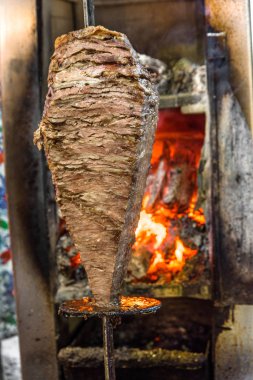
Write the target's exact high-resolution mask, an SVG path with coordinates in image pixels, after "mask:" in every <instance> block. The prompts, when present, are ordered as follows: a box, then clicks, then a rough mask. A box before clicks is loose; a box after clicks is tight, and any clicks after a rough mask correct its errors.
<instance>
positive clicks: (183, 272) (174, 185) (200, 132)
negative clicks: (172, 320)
mask: <svg viewBox="0 0 253 380" xmlns="http://www.w3.org/2000/svg"><path fill="white" fill-rule="evenodd" d="M204 137H205V117H204V115H202V114H200V115H197V114H196V115H194V114H193V115H184V114H182V113H181V112H180V109H170V110H160V114H159V123H158V128H157V132H156V138H155V143H154V146H153V153H152V159H151V167H150V171H149V176H148V179H147V184H146V190H145V195H144V197H143V203H142V210H141V213H140V220H139V224H138V227H137V229H136V241H135V244H134V246H133V259H132V262H131V264H130V266H129V273H128V281H130V280H131V281H132V282H133V283H136V284H138V283H146V284H148V283H149V284H154V285H155V286H157V285H165V286H167V287H168V286H169V285H171V284H175V285H176V284H181V283H186V282H188V283H194V282H196V281H198V280H199V278H200V277H201V275H202V274H203V272H204V271H205V269H206V261H207V259H208V244H207V234H206V224H205V216H204V211H203V208H202V207H201V204H200V197H198V186H199V185H200V176H199V174H198V171H199V166H200V159H201V150H202V147H203V143H204Z"/></svg>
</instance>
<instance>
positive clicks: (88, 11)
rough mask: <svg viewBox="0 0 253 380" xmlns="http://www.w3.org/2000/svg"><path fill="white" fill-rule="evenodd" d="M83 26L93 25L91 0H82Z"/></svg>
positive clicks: (93, 16) (93, 17) (92, 4)
mask: <svg viewBox="0 0 253 380" xmlns="http://www.w3.org/2000/svg"><path fill="white" fill-rule="evenodd" d="M83 19H84V27H85V28H87V26H92V25H95V15H94V3H93V0H83Z"/></svg>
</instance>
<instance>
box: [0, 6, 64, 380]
mask: <svg viewBox="0 0 253 380" xmlns="http://www.w3.org/2000/svg"><path fill="white" fill-rule="evenodd" d="M37 6H38V4H37V2H36V1H35V0H24V1H22V2H20V1H19V0H4V1H1V85H2V106H3V125H4V138H5V157H6V179H7V192H8V207H9V218H10V231H11V246H12V252H13V263H14V270H15V288H16V294H17V298H16V303H17V314H18V315H17V317H18V329H19V337H20V344H21V360H22V374H23V380H31V379H34V380H44V379H50V380H56V379H58V371H57V360H56V333H55V321H54V303H53V297H52V289H51V284H52V282H51V279H52V273H51V268H52V261H51V253H50V244H49V239H48V226H47V217H46V210H47V200H46V196H45V190H46V184H45V177H44V175H45V168H44V163H43V162H44V160H43V157H42V155H41V154H39V153H38V151H37V149H36V147H34V146H33V141H32V140H33V131H34V129H35V128H36V126H37V124H38V121H39V118H40V113H41V92H40V82H39V77H40V73H39V58H38V35H37V26H38V19H37ZM10 20H15V22H14V23H13V22H10ZM3 52H4V53H3Z"/></svg>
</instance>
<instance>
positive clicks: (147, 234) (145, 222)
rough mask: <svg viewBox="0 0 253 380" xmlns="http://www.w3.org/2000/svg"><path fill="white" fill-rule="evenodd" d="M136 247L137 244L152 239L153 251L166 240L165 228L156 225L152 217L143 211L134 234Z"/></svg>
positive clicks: (159, 224) (158, 224)
mask: <svg viewBox="0 0 253 380" xmlns="http://www.w3.org/2000/svg"><path fill="white" fill-rule="evenodd" d="M135 235H136V245H137V244H138V243H137V242H138V241H139V242H141V243H143V242H144V241H148V240H149V239H150V238H152V237H154V239H155V242H154V249H157V248H158V247H160V245H161V244H162V242H163V241H164V239H165V238H166V235H167V231H166V228H165V226H163V225H162V224H161V223H156V222H154V221H153V220H152V215H151V214H148V213H147V212H146V211H145V210H143V211H141V214H140V221H139V224H138V227H137V229H136V232H135Z"/></svg>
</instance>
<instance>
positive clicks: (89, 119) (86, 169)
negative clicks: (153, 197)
mask: <svg viewBox="0 0 253 380" xmlns="http://www.w3.org/2000/svg"><path fill="white" fill-rule="evenodd" d="M48 86H49V89H48V95H47V99H46V103H45V108H44V114H43V119H42V121H41V124H40V126H39V129H38V130H37V131H36V133H35V142H36V143H37V145H38V146H39V147H41V146H44V149H45V152H46V156H47V160H48V164H49V168H50V171H51V172H52V177H53V182H54V184H55V187H56V195H57V200H58V203H59V205H60V209H61V212H62V215H63V217H64V219H65V221H66V224H67V227H68V230H69V232H70V234H71V235H72V238H73V240H74V242H75V245H76V247H77V248H78V250H79V251H80V254H81V259H82V262H83V264H84V267H85V269H86V272H87V275H88V279H89V283H90V287H91V290H92V292H93V295H94V297H95V300H96V302H97V305H99V306H106V305H111V304H115V303H117V300H118V294H119V291H120V286H121V282H122V280H123V277H124V274H125V271H126V268H127V264H128V260H129V255H130V251H131V246H132V244H133V242H134V231H135V229H136V226H137V223H138V219H139V214H140V207H141V201H142V197H143V193H144V189H145V183H146V177H147V173H148V169H149V163H150V157H151V151H152V145H153V139H154V134H155V129H156V124H157V104H158V98H157V94H156V91H155V90H154V89H153V86H152V84H151V82H150V78H149V74H148V73H147V72H146V71H145V70H144V69H143V68H142V66H141V65H140V63H139V61H138V56H137V54H136V52H135V51H134V49H133V48H132V46H131V44H130V43H129V41H128V39H127V37H126V36H125V35H123V34H121V33H118V32H113V31H109V30H107V29H105V28H103V27H101V26H97V27H88V28H86V29H82V30H79V31H75V32H71V33H69V34H67V35H63V36H61V37H59V38H58V39H57V40H56V43H55V52H54V54H53V57H52V60H51V64H50V68H49V76H48Z"/></svg>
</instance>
